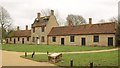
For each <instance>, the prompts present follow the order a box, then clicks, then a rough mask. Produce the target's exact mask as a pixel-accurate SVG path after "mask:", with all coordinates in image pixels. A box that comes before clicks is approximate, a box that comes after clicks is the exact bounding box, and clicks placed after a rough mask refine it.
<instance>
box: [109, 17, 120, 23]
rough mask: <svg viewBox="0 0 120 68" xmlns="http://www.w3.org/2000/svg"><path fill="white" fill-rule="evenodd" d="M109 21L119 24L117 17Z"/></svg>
mask: <svg viewBox="0 0 120 68" xmlns="http://www.w3.org/2000/svg"><path fill="white" fill-rule="evenodd" d="M109 21H110V22H116V23H117V22H118V19H117V17H112V18H110V19H109Z"/></svg>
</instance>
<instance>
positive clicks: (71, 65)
mask: <svg viewBox="0 0 120 68" xmlns="http://www.w3.org/2000/svg"><path fill="white" fill-rule="evenodd" d="M70 67H73V60H72V59H71V60H70Z"/></svg>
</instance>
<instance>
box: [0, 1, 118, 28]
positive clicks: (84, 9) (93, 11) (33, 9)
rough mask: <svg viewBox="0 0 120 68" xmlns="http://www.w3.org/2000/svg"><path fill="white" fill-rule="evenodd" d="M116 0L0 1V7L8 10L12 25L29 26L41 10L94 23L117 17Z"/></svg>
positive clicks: (63, 17)
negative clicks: (70, 15)
mask: <svg viewBox="0 0 120 68" xmlns="http://www.w3.org/2000/svg"><path fill="white" fill-rule="evenodd" d="M117 4H118V0H69V1H68V0H0V5H2V6H3V7H4V8H5V9H7V10H8V12H9V13H10V15H11V17H12V18H13V20H14V25H15V26H17V25H19V26H21V27H22V26H24V25H26V24H28V25H31V24H32V23H33V21H34V19H35V18H36V14H37V12H40V11H41V10H42V9H45V8H50V9H55V10H57V12H58V13H59V14H58V15H59V17H61V18H62V19H64V20H65V19H66V17H67V15H68V14H76V15H82V16H83V17H85V18H86V19H88V18H89V17H92V18H93V21H94V22H97V21H98V20H100V19H108V18H110V17H113V16H117V15H118V12H117V9H118V7H117V6H118V5H117Z"/></svg>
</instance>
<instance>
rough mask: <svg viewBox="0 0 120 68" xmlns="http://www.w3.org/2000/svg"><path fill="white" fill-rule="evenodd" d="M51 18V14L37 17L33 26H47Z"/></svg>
mask: <svg viewBox="0 0 120 68" xmlns="http://www.w3.org/2000/svg"><path fill="white" fill-rule="evenodd" d="M49 18H50V16H45V17H40V20H38V19H37V18H36V19H35V21H34V23H33V24H32V27H40V26H46V24H47V22H48V20H49Z"/></svg>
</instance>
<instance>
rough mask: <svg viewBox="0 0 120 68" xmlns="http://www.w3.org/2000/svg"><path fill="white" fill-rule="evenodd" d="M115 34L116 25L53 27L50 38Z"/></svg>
mask: <svg viewBox="0 0 120 68" xmlns="http://www.w3.org/2000/svg"><path fill="white" fill-rule="evenodd" d="M87 34H115V23H114V22H111V23H99V24H84V25H79V26H64V27H53V28H52V30H51V31H50V33H49V34H48V36H64V35H87Z"/></svg>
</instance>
